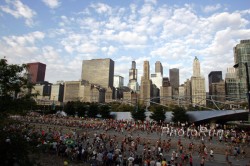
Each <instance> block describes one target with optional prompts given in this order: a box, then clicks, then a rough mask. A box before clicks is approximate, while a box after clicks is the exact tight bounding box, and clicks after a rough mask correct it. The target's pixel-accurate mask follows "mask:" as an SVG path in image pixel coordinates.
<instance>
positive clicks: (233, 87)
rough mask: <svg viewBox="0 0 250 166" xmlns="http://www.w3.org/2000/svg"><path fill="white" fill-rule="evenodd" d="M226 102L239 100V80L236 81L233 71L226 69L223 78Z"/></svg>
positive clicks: (232, 69)
mask: <svg viewBox="0 0 250 166" xmlns="http://www.w3.org/2000/svg"><path fill="white" fill-rule="evenodd" d="M225 88H226V90H225V91H226V100H228V101H236V100H238V99H239V80H238V79H237V76H236V73H235V69H234V68H233V67H231V68H227V73H226V77H225Z"/></svg>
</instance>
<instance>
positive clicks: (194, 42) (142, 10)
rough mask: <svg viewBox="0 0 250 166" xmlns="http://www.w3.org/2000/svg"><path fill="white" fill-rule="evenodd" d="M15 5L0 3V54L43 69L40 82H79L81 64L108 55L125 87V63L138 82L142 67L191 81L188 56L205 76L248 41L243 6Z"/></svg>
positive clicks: (148, 1) (75, 1)
mask: <svg viewBox="0 0 250 166" xmlns="http://www.w3.org/2000/svg"><path fill="white" fill-rule="evenodd" d="M188 2H189V3H186V1H182V0H181V1H178V2H176V1H173V0H170V1H167V2H166V1H157V0H144V1H143V0H134V1H132V0H130V1H126V2H117V1H91V2H86V1H80V0H72V1H59V0H53V1H49V0H40V1H20V0H4V1H1V2H0V17H1V19H2V24H1V26H0V29H1V31H0V49H1V52H0V57H1V58H4V57H6V59H7V60H8V62H9V63H15V64H22V63H32V62H41V63H44V64H46V66H47V67H46V76H45V80H47V81H49V82H52V83H55V82H56V81H58V80H64V81H73V80H79V79H81V67H82V64H81V63H82V61H83V60H91V59H100V58H111V59H112V60H114V61H115V70H114V71H115V73H114V74H115V75H121V76H122V77H124V85H127V84H128V80H129V69H130V68H131V62H132V61H135V62H136V68H137V70H138V72H137V74H138V80H137V81H138V83H140V82H141V81H140V79H141V76H142V75H143V62H144V61H145V60H147V61H149V63H150V72H151V73H154V72H153V71H155V66H154V64H155V62H157V61H160V62H161V63H162V66H163V76H164V77H169V74H168V73H169V69H171V68H178V69H179V72H180V84H182V83H183V82H184V81H185V80H186V79H188V78H190V77H191V76H192V71H193V70H192V63H193V59H194V57H195V56H197V57H198V59H199V61H200V63H201V64H200V65H201V73H202V75H204V77H205V79H206V81H205V83H206V88H207V89H208V80H207V79H208V74H209V73H210V72H211V71H222V74H223V75H222V77H223V79H225V74H226V70H227V68H228V67H232V66H233V65H234V54H233V47H234V46H236V44H238V43H239V42H240V40H244V39H249V38H250V22H249V20H250V10H249V5H248V3H247V2H246V1H244V0H241V1H226V0H219V1H216V3H215V1H212V0H208V1H205V2H203V1H202V2H200V1H197V0H192V1H188Z"/></svg>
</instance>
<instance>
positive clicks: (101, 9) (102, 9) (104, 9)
mask: <svg viewBox="0 0 250 166" xmlns="http://www.w3.org/2000/svg"><path fill="white" fill-rule="evenodd" d="M91 7H92V8H94V9H95V11H96V12H97V13H99V14H104V13H105V14H111V12H112V8H111V7H110V6H109V5H107V4H104V3H96V4H92V5H91Z"/></svg>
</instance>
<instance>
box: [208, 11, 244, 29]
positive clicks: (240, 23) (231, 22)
mask: <svg viewBox="0 0 250 166" xmlns="http://www.w3.org/2000/svg"><path fill="white" fill-rule="evenodd" d="M207 20H208V22H209V23H210V24H211V28H213V30H220V29H224V28H227V27H230V28H233V29H237V28H241V27H245V26H246V25H247V24H248V23H249V21H248V20H246V19H245V18H243V17H242V16H241V14H240V13H237V12H234V13H228V12H223V13H217V14H214V15H212V16H211V17H209V18H208V19H207Z"/></svg>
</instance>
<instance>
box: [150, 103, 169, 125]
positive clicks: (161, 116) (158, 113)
mask: <svg viewBox="0 0 250 166" xmlns="http://www.w3.org/2000/svg"><path fill="white" fill-rule="evenodd" d="M153 109H154V110H153V111H152V114H151V116H150V118H151V119H153V120H154V121H156V122H158V123H160V122H164V121H165V119H166V115H165V110H164V109H163V108H162V107H161V106H155V107H154V108H153Z"/></svg>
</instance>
